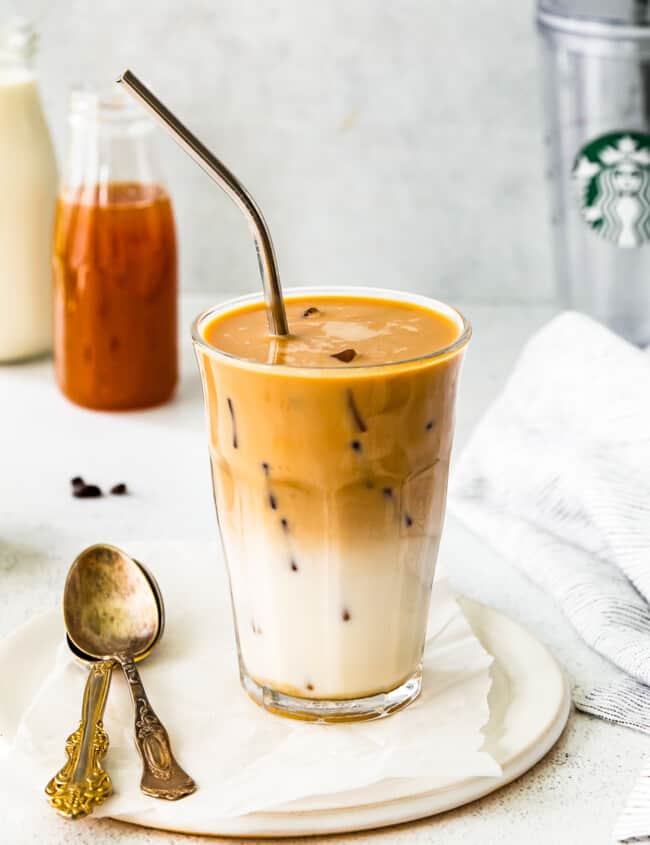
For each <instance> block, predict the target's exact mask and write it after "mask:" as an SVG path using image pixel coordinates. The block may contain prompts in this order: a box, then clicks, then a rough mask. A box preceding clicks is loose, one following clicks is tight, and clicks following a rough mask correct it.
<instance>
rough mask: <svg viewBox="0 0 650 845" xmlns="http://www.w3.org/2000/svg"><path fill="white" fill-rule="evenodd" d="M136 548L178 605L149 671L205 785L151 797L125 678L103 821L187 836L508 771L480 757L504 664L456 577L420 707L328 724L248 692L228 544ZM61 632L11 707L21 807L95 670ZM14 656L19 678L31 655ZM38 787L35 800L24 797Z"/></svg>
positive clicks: (43, 778)
mask: <svg viewBox="0 0 650 845" xmlns="http://www.w3.org/2000/svg"><path fill="white" fill-rule="evenodd" d="M125 550H126V551H128V552H129V553H130V554H132V555H134V556H136V557H137V558H138V559H140V560H142V561H143V562H145V563H146V564H147V565H148V566H149V568H150V569H151V570H152V571H153V573H154V575H155V576H156V578H157V579H158V581H159V583H160V586H161V588H162V591H163V595H164V597H165V605H166V609H167V629H166V633H165V636H164V638H163V640H162V641H161V643H160V644H159V646H158V648H157V649H156V651H155V653H154V654H152V655H151V657H149V658H148V659H147V660H146V661H144V662H143V663H141V664H140V669H141V673H142V678H143V682H144V684H145V688H146V689H147V692H148V694H149V697H150V700H151V703H152V705H153V707H154V709H155V710H156V712H157V713H158V715H159V716H160V718H161V719H162V721H163V722H164V724H165V726H166V727H167V730H168V732H169V734H170V737H171V740H172V746H173V748H174V752H175V754H176V757H177V758H178V760H179V762H180V763H181V764H182V765H183V767H184V768H185V769H186V770H187V771H188V772H189V773H190V774H191V775H192V776H193V777H194V779H195V780H196V781H197V783H198V785H199V789H198V791H197V792H196V793H195V794H194V795H192V796H190V797H189V798H186V799H184V800H183V801H180V802H174V803H168V802H163V801H157V800H156V799H152V798H148V797H147V796H145V795H143V794H141V792H140V790H139V781H140V774H141V766H140V760H139V757H138V755H137V752H136V749H135V746H134V743H133V738H132V737H133V711H132V705H131V701H130V699H129V695H128V690H127V688H126V685H125V683H124V682H123V679H122V677H121V675H120V674H119V673H118V672H117V671H116V672H114V676H113V683H112V687H111V691H110V695H109V700H108V703H107V707H106V713H105V717H104V725H105V728H106V730H107V732H108V735H109V738H110V750H109V753H108V755H107V757H106V758H105V761H104V764H105V768H106V770H107V771H108V772H109V774H110V776H111V778H112V780H113V786H114V795H113V796H112V797H111V798H110V799H109V800H108V801H106V803H105V804H104V805H102V806H101V807H99V808H98V809H97V810H96V811H95V816H102V815H104V816H112V817H114V818H119V817H120V816H124V817H127V816H129V815H130V814H132V813H140V814H141V813H142V812H147V813H149V812H151V813H155V814H156V818H157V819H160V820H165V821H166V822H167V823H169V824H170V826H178V827H182V825H183V820H184V819H191V820H192V822H193V824H196V823H197V821H198V820H200V819H205V820H206V821H208V820H209V819H217V818H224V817H229V816H236V815H242V814H246V813H251V812H255V811H260V810H264V809H270V808H273V809H279V808H281V807H284V806H285V805H287V804H291V803H293V802H296V801H300V800H301V799H308V798H313V799H314V800H315V801H317V804H318V806H320V807H323V806H328V805H331V806H337V805H339V804H340V802H341V800H342V797H341V796H342V794H344V793H346V794H347V793H351V792H352V793H353V792H354V791H355V790H357V791H358V790H362V789H363V788H364V787H367V786H369V785H371V784H376V783H378V782H380V781H386V780H388V779H395V778H398V779H404V780H408V779H411V778H418V779H422V778H427V779H431V778H434V779H435V778H440V783H444V782H445V781H446V780H447V779H450V780H451V779H458V778H459V777H473V776H481V775H492V776H496V775H498V774H499V773H500V768H499V766H498V764H497V763H496V762H495V761H494V759H493V758H492V757H491V756H490V755H489V754H487V753H485V752H483V751H481V747H482V744H483V735H482V733H481V729H482V727H483V726H484V725H485V723H486V722H487V720H488V716H489V710H488V701H487V696H488V692H489V688H490V674H489V666H490V663H491V662H492V658H491V657H490V655H488V654H487V652H486V651H485V650H484V648H483V647H482V645H481V644H480V642H479V641H478V639H477V638H476V637H475V635H474V634H473V632H472V630H471V628H470V626H469V624H468V622H467V620H466V619H465V616H464V615H463V613H462V611H461V609H460V607H459V605H458V604H457V603H456V601H455V599H454V595H453V592H452V591H451V589H450V588H449V587H448V586H446V585H445V583H444V582H443V583H440V584H436V585H435V587H434V591H433V600H432V608H431V618H430V625H429V640H428V643H427V647H426V652H425V660H424V687H423V693H422V696H421V698H420V699H419V700H418V701H417V702H416V703H415V704H413V705H412V706H410V707H409V708H407V709H406V710H404V711H403V712H401V713H398V714H396V715H394V716H392V717H390V718H388V719H384V720H381V721H377V722H365V723H359V724H356V725H336V726H317V725H311V724H304V723H300V722H294V721H292V720H289V719H283V718H280V717H277V716H273V715H270V714H267V713H265V712H264V711H262V710H261V709H260V708H258V707H257V706H256V705H255V704H253V703H252V702H251V701H250V700H249V699H248V698H247V697H246V695H245V694H244V693H243V692H242V690H241V689H240V686H239V679H238V674H237V663H236V657H235V645H234V637H233V633H232V621H231V615H230V608H229V605H228V598H227V592H226V585H225V578H224V572H223V562H222V558H221V555H220V553H219V552H218V551H217V548H216V546H211V545H207V544H197V543H194V544H192V543H182V544H173V543H139V544H134V543H131V544H127V545H126V546H125ZM44 621H45V620H44ZM62 628H63V626H62V620H59V618H58V615H57V616H52V617H51V619H50V621H49V623H48V625H46V626H45V628H44V629H43V630H45V629H47V630H48V631H51V636H49V637H46V638H45V639H47V641H46V642H42V643H41V642H40V641H39V642H38V649H39V660H40V661H41V663H43V662H44V661H45V662H44V665H46V666H48V667H49V671H46V672H45V673H44V676H43V677H42V680H40V681H39V682H38V683H36V684H33V683H32V685H31V687H30V685H29V684H23V685H21V684H20V683H17V684H16V685H15V687H14V688H13V689H12V690H5V691H4V695H3V698H2V701H1V702H0V731H1V732H2V733H3V735H4V752H3V757H4V759H3V760H1V761H0V768H3V769H4V768H6V767H11V769H12V771H13V772H14V773H17V772H20V777H18V776H17V777H15V778H14V779H13V780H14V783H15V784H19V785H20V787H18V786H17V787H16V792H17V794H16V800H17V801H22V800H24V801H25V803H28V802H32V801H33V800H34V794H33V793H37V794H39V795H42V789H43V788H44V786H45V784H46V782H47V781H48V779H49V778H50V777H51V776H52V775H53V774H54V773H55V772H56V771H57V770H58V769H59V768H60V766H61V765H62V763H63V762H64V745H65V739H66V736H67V735H68V734H69V733H71V732H72V731H73V730H74V729H75V728H76V726H77V723H78V719H79V713H80V707H81V698H82V694H83V686H84V682H85V669H84V668H83V667H81V666H79V665H78V664H77V663H76V662H75V661H74V660H73V659H72V658H71V656H70V654H69V652H68V650H67V648H66V646H65V643H64V641H63V629H62ZM33 646H34V649H35V648H36V642H34V643H33ZM46 658H47V659H46ZM3 659H4V661H5V662H6V661H7V659H8V658H7V656H6V653H5V656H4V657H3ZM11 659H12V660H14V661H15V666H14V669H15V672H16V673H20V666H21V665H22V664H23V663H28V662H29V661H30V655H29V654H16V655H15V657H12V658H11ZM45 659H46V660H45ZM5 677H7V675H6V674H5ZM27 784H29V792H30V794H25V789H26V788H27V786H26V785H27ZM328 796H329V797H331V800H330V798H328ZM43 800H44V799H43ZM206 829H208V828H207V827H206Z"/></svg>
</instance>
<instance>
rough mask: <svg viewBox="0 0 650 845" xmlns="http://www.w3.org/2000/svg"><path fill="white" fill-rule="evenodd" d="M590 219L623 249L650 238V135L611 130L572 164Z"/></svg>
mask: <svg viewBox="0 0 650 845" xmlns="http://www.w3.org/2000/svg"><path fill="white" fill-rule="evenodd" d="M573 179H574V181H575V183H576V187H577V189H578V192H579V199H580V210H581V213H582V217H583V219H584V220H585V222H586V223H587V224H588V225H589V226H590V227H591V228H592V229H593V230H594V231H595V232H596V233H597V234H598V235H600V237H601V238H603V239H604V240H606V241H609V242H610V243H612V244H616V245H617V246H621V247H634V246H642V245H643V244H645V243H647V242H648V241H650V135H646V134H644V133H642V132H610V133H609V134H607V135H600V136H599V137H598V138H594V139H593V140H592V141H589V143H588V144H585V146H584V147H583V148H582V149H581V150H580V151H579V153H578V155H577V156H576V160H575V163H574V165H573Z"/></svg>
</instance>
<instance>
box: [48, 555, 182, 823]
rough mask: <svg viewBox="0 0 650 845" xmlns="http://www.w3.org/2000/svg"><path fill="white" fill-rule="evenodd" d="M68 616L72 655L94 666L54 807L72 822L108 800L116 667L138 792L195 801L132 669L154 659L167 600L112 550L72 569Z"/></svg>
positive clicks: (51, 793)
mask: <svg viewBox="0 0 650 845" xmlns="http://www.w3.org/2000/svg"><path fill="white" fill-rule="evenodd" d="M63 612H64V618H65V624H66V629H67V632H68V644H69V645H70V647H71V648H72V650H73V652H74V653H75V654H76V655H77V656H78V657H79V658H81V659H82V660H85V661H96V662H92V663H91V669H90V674H89V678H88V682H87V685H86V692H85V694H84V706H83V710H82V720H81V723H80V726H79V728H78V729H77V731H75V733H74V734H72V736H71V737H70V738H69V739H68V743H67V744H66V753H67V754H68V758H69V759H68V762H67V763H66V764H65V765H64V766H63V768H62V769H61V771H60V772H59V773H58V774H57V775H56V776H55V777H54V778H52V780H51V781H50V783H49V784H48V786H47V788H46V793H47V794H48V797H49V798H50V803H51V804H52V805H53V806H54V807H56V809H57V810H58V811H59V812H60V813H61V814H62V815H65V816H67V817H68V818H81V817H83V816H85V815H88V813H90V812H92V810H93V808H94V807H95V806H97V805H98V804H100V803H101V802H102V801H104V800H106V798H107V797H108V796H109V795H110V794H111V784H110V779H109V778H108V775H107V774H106V772H104V770H103V769H102V767H101V760H102V758H103V757H104V756H105V754H106V751H107V749H108V738H107V737H106V734H105V732H104V730H103V725H102V722H101V719H102V715H103V708H104V704H105V701H106V696H107V695H108V688H109V685H110V677H111V670H112V667H113V665H114V663H119V664H120V665H121V666H122V669H123V671H124V673H125V675H126V678H127V681H128V683H129V689H130V690H131V696H132V698H133V702H134V704H135V709H136V721H135V734H136V746H137V748H138V751H139V753H140V756H141V758H142V762H143V774H142V780H141V783H140V788H141V789H142V791H143V792H145V793H146V794H147V795H152V796H154V797H156V798H166V799H168V800H175V799H178V798H183V797H184V796H185V795H190V794H191V793H192V792H194V791H195V789H196V784H195V783H194V781H193V780H192V778H190V777H189V775H187V774H186V772H185V771H184V770H183V769H182V768H181V767H180V766H179V765H178V763H177V762H176V760H175V759H174V755H173V754H172V751H171V747H170V743H169V737H168V735H167V731H166V730H165V728H164V727H163V725H162V723H161V722H160V720H159V719H158V717H157V716H156V714H155V713H154V711H153V709H152V707H151V705H150V704H149V701H148V699H147V696H146V693H145V691H144V687H143V686H142V682H141V680H140V675H139V672H138V670H137V668H136V666H135V661H136V660H137V661H139V660H142V659H143V658H145V657H146V656H147V655H148V654H150V653H151V650H152V649H153V647H154V646H155V644H156V643H157V642H158V640H159V639H160V637H161V635H162V631H163V628H164V605H163V600H162V595H161V593H160V589H159V588H158V585H157V583H156V581H155V579H154V578H153V576H152V575H151V573H149V572H148V571H147V570H146V568H145V567H144V566H143V565H142V564H139V563H138V562H137V561H135V560H133V559H132V558H130V557H129V556H128V555H126V554H125V553H124V552H122V551H120V549H117V548H116V547H115V546H110V545H107V544H98V545H95V546H90V547H89V548H88V549H86V550H85V551H83V552H82V553H81V554H80V555H79V557H78V558H77V559H76V560H75V562H74V563H73V564H72V566H71V568H70V572H69V573H68V577H67V579H66V585H65V590H64V599H63Z"/></svg>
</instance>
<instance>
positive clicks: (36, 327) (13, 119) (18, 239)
mask: <svg viewBox="0 0 650 845" xmlns="http://www.w3.org/2000/svg"><path fill="white" fill-rule="evenodd" d="M56 192H57V171H56V160H55V157H54V150H53V148H52V143H51V140H50V135H49V132H48V129H47V125H46V123H45V118H44V115H43V110H42V108H41V102H40V98H39V95H38V89H37V86H36V79H35V76H34V74H33V72H32V71H31V70H29V69H27V68H23V67H20V66H19V67H11V68H7V67H2V66H0V361H2V362H6V361H14V360H19V359H21V358H29V357H32V356H34V355H39V354H41V353H43V352H46V351H48V350H49V349H50V346H51V340H52V308H51V291H52V273H51V265H50V261H51V245H52V229H53V224H54V210H55V202H56Z"/></svg>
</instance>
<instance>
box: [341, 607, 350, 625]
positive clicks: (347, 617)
mask: <svg viewBox="0 0 650 845" xmlns="http://www.w3.org/2000/svg"><path fill="white" fill-rule="evenodd" d="M341 615H342V617H343V621H344V622H349V621H350V611H349V610H348V609H347V607H344V608H343V613H342V614H341Z"/></svg>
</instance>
